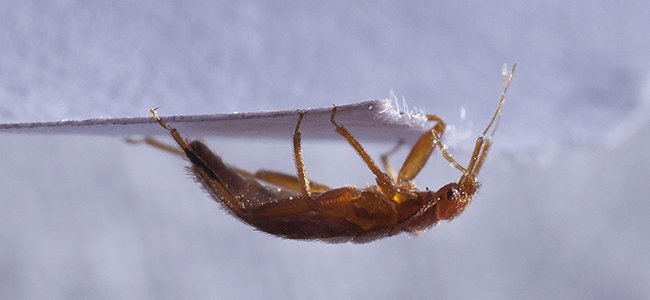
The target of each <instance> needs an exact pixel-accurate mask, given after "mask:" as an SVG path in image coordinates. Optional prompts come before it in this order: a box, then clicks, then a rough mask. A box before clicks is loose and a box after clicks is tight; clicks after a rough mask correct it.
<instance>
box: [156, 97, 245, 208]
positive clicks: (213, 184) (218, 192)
mask: <svg viewBox="0 0 650 300" xmlns="http://www.w3.org/2000/svg"><path fill="white" fill-rule="evenodd" d="M156 109H157V108H153V109H150V110H149V112H151V116H152V118H153V119H154V121H156V122H158V124H160V126H161V127H162V128H164V129H165V130H167V131H168V132H169V134H170V135H171V137H172V138H173V139H174V141H175V142H176V144H178V146H179V147H180V148H181V149H182V150H183V152H185V155H186V156H187V158H188V159H189V160H190V161H191V162H192V170H193V171H194V173H195V174H196V175H197V180H199V181H200V182H201V183H202V184H203V186H204V187H205V188H206V190H207V191H208V192H209V193H210V194H212V195H213V196H216V197H219V198H220V199H223V203H224V205H225V206H226V207H228V208H229V209H230V210H231V211H233V212H234V213H236V214H241V213H242V212H243V211H244V209H245V207H244V205H243V204H242V203H241V202H239V201H237V199H236V198H235V196H234V195H233V194H232V192H231V191H230V190H229V189H228V187H227V186H226V184H225V183H224V182H223V181H222V180H221V179H220V178H219V176H218V175H217V174H215V172H214V168H213V166H212V165H214V162H205V161H204V160H203V159H204V158H205V157H206V156H205V155H203V157H201V153H196V152H195V151H196V150H197V149H196V146H195V145H202V146H203V147H205V146H204V145H203V144H202V143H200V142H196V141H195V142H193V143H192V144H191V145H192V146H194V147H192V148H190V145H188V144H187V143H186V142H185V140H183V138H182V137H181V135H180V133H179V132H178V130H176V128H174V127H171V126H170V125H169V124H167V122H165V121H163V120H162V119H161V118H160V116H158V113H157V112H156ZM205 148H206V149H207V147H205ZM199 150H200V148H199ZM208 151H209V150H208ZM213 156H214V155H213ZM215 157H216V156H215ZM216 158H218V157H216ZM219 160H220V159H219ZM221 164H223V163H221ZM235 175H236V174H235ZM236 176H237V175H236Z"/></svg>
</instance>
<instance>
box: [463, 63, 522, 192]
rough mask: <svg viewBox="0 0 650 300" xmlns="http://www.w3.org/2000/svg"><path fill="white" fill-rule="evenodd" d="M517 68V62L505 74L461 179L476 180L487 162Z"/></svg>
mask: <svg viewBox="0 0 650 300" xmlns="http://www.w3.org/2000/svg"><path fill="white" fill-rule="evenodd" d="M516 68H517V64H514V65H512V69H511V70H510V72H509V73H507V74H506V75H505V82H504V83H503V89H502V90H501V94H500V95H499V101H498V102H497V108H496V110H495V111H494V114H493V115H492V118H491V119H490V123H488V125H487V126H486V127H485V130H484V131H483V133H482V134H481V136H480V137H479V138H478V139H476V145H475V146H474V152H473V153H472V158H471V159H470V162H469V165H468V166H467V169H466V171H465V173H464V174H463V178H462V179H461V181H464V180H468V179H469V180H476V175H478V173H479V171H480V170H481V168H482V167H483V163H484V162H485V158H486V157H487V153H488V150H489V149H490V146H491V145H492V137H494V133H495V132H496V130H497V127H498V126H499V121H500V120H501V111H502V110H503V103H504V102H505V99H506V92H507V91H508V88H509V87H510V83H511V82H512V77H513V75H514V73H515V70H516ZM490 129H491V131H490ZM488 132H490V134H489V136H486V135H487V134H488Z"/></svg>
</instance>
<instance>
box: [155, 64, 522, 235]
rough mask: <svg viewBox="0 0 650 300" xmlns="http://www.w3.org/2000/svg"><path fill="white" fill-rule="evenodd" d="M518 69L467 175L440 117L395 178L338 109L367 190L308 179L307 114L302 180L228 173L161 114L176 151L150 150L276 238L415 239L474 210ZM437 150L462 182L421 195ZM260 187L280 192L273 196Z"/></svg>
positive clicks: (297, 137)
mask: <svg viewBox="0 0 650 300" xmlns="http://www.w3.org/2000/svg"><path fill="white" fill-rule="evenodd" d="M515 66H516V65H515ZM515 66H513V68H512V70H511V71H510V72H509V73H508V74H506V76H505V83H504V86H503V90H502V92H501V94H500V96H499V99H498V102H497V106H496V110H495V112H494V114H493V115H492V118H491V120H490V122H489V123H488V125H487V126H486V128H485V130H484V131H483V133H482V134H481V135H480V136H479V137H478V138H477V139H476V143H475V145H474V151H473V153H472V155H471V158H470V161H469V163H468V165H467V166H466V167H463V166H462V165H461V164H460V163H458V162H457V161H456V160H455V159H454V158H453V157H452V155H451V154H450V153H449V151H448V150H447V147H446V146H445V145H444V144H443V143H442V141H441V137H442V135H443V133H444V131H445V123H444V121H443V120H442V119H441V118H439V117H438V116H436V115H427V119H428V121H430V122H433V126H432V127H431V129H430V130H428V131H426V132H424V133H423V134H422V136H421V137H420V138H419V139H418V141H417V142H416V143H415V144H414V146H413V147H412V149H411V151H410V153H409V154H408V156H407V157H406V159H405V161H404V163H403V165H402V167H401V168H400V170H399V172H397V174H395V173H394V172H393V171H392V169H391V168H390V165H389V163H388V156H389V155H390V154H391V153H390V152H389V153H387V154H386V155H382V157H381V161H382V164H383V167H384V171H382V170H381V169H380V168H379V167H378V166H377V164H376V163H375V162H374V161H373V159H372V158H371V157H370V155H368V153H367V152H366V150H365V149H364V147H363V146H362V145H361V144H360V143H359V142H358V141H357V139H356V138H355V137H354V136H353V135H352V133H351V132H349V131H348V129H346V127H345V126H344V124H340V123H339V122H337V121H336V111H337V107H336V106H334V107H333V108H332V112H331V117H330V121H331V123H332V125H333V128H334V130H335V131H336V132H337V133H338V134H339V135H340V136H341V137H342V138H343V139H344V140H345V141H347V143H349V144H350V145H351V146H352V147H353V148H354V150H355V151H356V153H357V154H358V155H359V156H360V157H361V159H363V161H364V162H365V164H366V165H367V166H368V168H369V169H370V171H371V172H372V174H373V175H374V176H375V181H376V185H373V186H369V187H366V188H363V189H360V188H356V187H352V186H346V187H341V188H329V187H327V186H325V185H322V184H317V183H314V182H310V180H309V179H308V178H307V175H306V169H305V165H304V163H303V159H302V150H301V133H300V125H301V123H302V121H303V119H304V118H305V115H306V114H307V113H306V112H300V113H299V114H298V118H297V122H296V126H295V129H294V132H293V156H294V161H295V167H296V171H297V175H296V176H293V175H288V174H283V173H278V172H273V171H264V170H263V171H258V172H256V173H250V172H247V171H244V170H242V169H239V168H236V167H233V166H229V165H227V164H226V163H224V162H223V160H222V159H221V157H219V156H218V155H216V154H214V153H213V152H212V151H211V150H210V149H209V148H208V147H207V146H206V145H205V144H204V143H202V142H200V141H196V140H195V141H186V140H185V139H183V137H182V136H181V134H180V133H179V132H178V131H177V130H176V129H175V128H174V127H171V126H170V125H169V124H167V123H166V122H165V121H164V120H163V119H162V118H161V117H160V116H159V115H158V113H157V111H156V109H151V110H150V112H151V115H152V117H153V119H154V120H155V121H156V122H158V124H159V125H160V126H161V127H162V128H164V129H165V130H167V131H168V132H169V134H170V135H171V137H172V138H173V140H174V141H175V142H176V144H177V146H178V147H174V146H170V145H166V144H164V143H161V142H158V141H157V140H155V139H153V138H146V139H145V140H144V142H146V143H147V144H150V145H152V146H155V147H157V148H160V149H162V150H165V151H169V152H172V153H176V154H178V155H182V156H184V157H186V158H187V159H189V161H190V162H191V165H190V166H189V170H190V172H191V173H192V174H193V175H194V177H195V178H196V180H197V181H198V182H199V183H200V184H201V185H202V186H203V189H204V190H205V191H207V192H208V193H209V194H210V195H211V196H212V197H213V198H214V199H215V201H217V202H218V203H220V204H222V206H223V207H224V208H225V209H226V211H228V212H229V213H230V214H232V215H233V216H235V217H237V218H239V219H240V220H242V221H243V222H245V223H247V224H249V225H251V226H252V227H254V228H256V229H258V230H261V231H264V232H267V233H270V234H272V235H275V236H279V237H283V238H288V239H301V240H321V241H326V242H332V243H338V242H348V241H350V242H354V243H366V242H370V241H373V240H376V239H380V238H384V237H388V236H393V235H396V234H399V233H402V232H406V233H410V234H416V233H419V232H422V231H424V230H427V229H429V228H430V227H432V226H433V225H435V224H437V223H438V222H440V221H443V220H447V221H450V220H452V219H454V218H455V217H457V216H458V215H460V214H461V213H462V212H463V210H464V209H465V208H466V207H467V205H469V204H470V203H471V202H472V199H473V198H474V196H475V195H476V192H477V191H478V189H479V185H480V184H479V182H478V178H477V176H478V174H479V172H480V171H481V168H482V167H483V164H484V162H485V159H486V157H487V154H488V150H489V149H490V146H491V145H492V137H493V136H494V133H495V131H496V128H497V125H498V122H499V119H500V115H501V111H502V109H503V103H504V100H505V93H506V91H507V90H508V87H509V86H510V82H511V81H512V76H513V74H514V71H515ZM398 146H399V145H398ZM436 146H437V147H438V148H440V151H441V153H442V156H443V157H444V158H445V159H446V160H447V161H449V163H450V164H451V165H452V166H453V167H455V168H456V169H458V170H459V171H460V172H461V173H462V175H461V176H460V179H459V180H458V181H457V182H452V183H449V184H447V185H445V186H443V187H441V188H440V189H439V190H437V191H431V190H428V189H426V190H424V191H421V190H418V189H417V188H416V186H415V184H414V183H413V179H414V178H415V177H416V176H417V175H418V173H419V172H420V170H421V169H422V168H423V167H424V165H425V164H426V162H427V161H428V159H429V157H430V156H431V154H432V152H433V150H434V148H435V147H436ZM396 148H397V147H396ZM396 148H395V149H396ZM395 149H394V150H395ZM394 150H393V151H391V152H394ZM262 182H266V183H268V184H271V185H273V186H276V187H278V188H273V189H272V188H269V187H268V186H266V185H263V184H262Z"/></svg>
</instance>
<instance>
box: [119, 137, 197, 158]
mask: <svg viewBox="0 0 650 300" xmlns="http://www.w3.org/2000/svg"><path fill="white" fill-rule="evenodd" d="M126 142H127V143H129V144H140V143H144V144H147V145H149V146H152V147H154V148H158V150H162V151H165V152H167V153H171V154H174V155H178V156H181V157H183V158H185V157H186V156H185V152H184V151H183V150H182V149H179V148H178V147H175V146H172V145H168V144H165V143H163V142H161V141H159V140H157V139H155V138H153V137H150V136H148V137H145V138H142V139H134V138H130V137H129V138H126Z"/></svg>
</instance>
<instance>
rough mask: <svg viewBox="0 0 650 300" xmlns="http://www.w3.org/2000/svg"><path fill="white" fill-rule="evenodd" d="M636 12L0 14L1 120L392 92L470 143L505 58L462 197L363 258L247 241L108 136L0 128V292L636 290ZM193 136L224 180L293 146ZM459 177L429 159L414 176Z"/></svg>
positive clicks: (186, 187) (643, 59)
mask: <svg viewBox="0 0 650 300" xmlns="http://www.w3.org/2000/svg"><path fill="white" fill-rule="evenodd" d="M649 11H650V4H647V2H646V1H627V2H625V3H613V2H611V1H569V2H567V1H539V2H537V1H525V2H521V1H449V2H443V1H435V2H434V1H421V2H409V3H408V4H405V3H402V2H400V3H398V2H389V1H379V2H364V3H352V2H350V1H340V2H336V1H328V2H327V4H323V3H321V2H319V1H315V2H306V1H301V2H296V3H289V2H284V3H274V4H268V3H267V2H263V1H260V2H246V3H243V2H231V3H228V2H225V3H218V2H217V1H179V2H178V3H174V2H173V1H133V2H128V1H83V2H76V1H48V2H42V1H2V2H1V3H0V123H8V122H28V121H45V120H60V119H82V118H92V117H100V116H106V117H125V116H145V115H146V114H147V112H146V110H147V109H148V108H150V107H152V106H161V107H163V109H164V112H165V113H166V114H197V113H227V112H233V111H266V110H280V109H293V108H307V107H324V106H328V105H330V104H332V103H337V104H343V103H350V102H356V101H362V100H368V99H377V98H383V97H387V96H389V95H390V91H391V90H392V91H394V92H395V94H397V95H398V96H399V97H401V96H404V97H405V98H406V99H407V101H408V103H409V104H411V105H415V106H417V107H419V108H422V109H424V110H426V111H428V112H431V113H436V114H439V115H441V116H442V117H444V118H445V119H446V120H447V122H448V123H450V124H452V125H453V124H460V125H462V126H465V127H467V128H471V129H473V132H472V136H475V135H476V134H477V133H478V129H479V128H480V127H482V126H483V125H484V124H485V123H486V122H487V120H488V118H489V115H490V114H491V113H492V110H493V107H494V104H495V102H496V98H497V96H498V93H499V89H500V85H501V81H502V78H501V76H500V73H499V72H500V69H501V66H502V64H503V63H512V62H518V63H519V65H518V68H519V69H518V74H517V75H516V78H515V80H514V82H513V86H512V90H511V91H510V93H509V95H508V103H507V106H506V109H505V112H504V119H503V121H502V122H501V125H500V129H499V132H498V133H497V137H496V139H495V145H494V151H493V153H492V155H491V156H490V157H489V161H488V163H487V166H486V168H485V170H484V172H483V173H482V174H481V180H482V182H483V188H482V190H481V191H480V193H479V195H478V196H477V198H476V199H475V201H474V203H473V204H472V206H470V207H469V208H468V209H467V210H466V211H465V213H464V214H463V215H462V216H461V217H460V218H458V219H456V220H454V221H453V222H451V223H443V224H440V225H439V226H437V227H436V228H434V229H433V230H431V231H429V232H427V233H425V234H423V235H421V236H418V237H413V238H410V237H408V236H397V237H392V238H388V239H385V240H381V241H378V242H374V243H371V244H365V245H349V244H343V245H330V244H324V243H317V242H297V241H287V240H281V239H278V238H275V237H271V236H268V235H266V234H263V233H260V232H256V231H254V230H252V229H251V228H249V227H248V226H246V225H244V224H241V223H240V222H238V221H236V220H234V219H233V218H232V217H230V216H229V215H227V214H226V213H224V212H223V211H221V210H220V209H219V208H218V206H217V205H216V204H215V203H214V202H213V201H212V200H211V199H210V198H209V197H208V196H207V195H205V194H204V193H203V192H202V191H201V190H200V189H198V188H197V184H196V183H194V182H192V181H191V180H190V179H188V177H187V176H186V174H185V171H184V170H183V166H184V162H183V161H182V160H179V159H176V158H174V157H171V156H169V155H167V154H165V153H161V152H159V151H156V150H154V149H151V148H147V147H133V146H130V145H126V144H125V143H124V142H123V141H122V139H121V138H120V137H108V138H107V137H92V136H39V135H9V134H3V135H2V136H0V139H1V140H2V147H0V290H1V291H2V294H3V298H7V299H20V298H35V299H43V298H54V299H56V298H65V299H70V298H193V299H200V298H220V299H232V298H262V297H263V298H272V299H285V298H295V299H298V298H302V299H304V298H307V297H310V298H313V299H332V298H333V297H338V298H358V299H363V298H366V299H382V298H383V299H395V298H398V297H399V298H404V299H408V298H415V299H417V298H422V299H432V298H435V299H502V298H525V299H548V298H565V299H566V298H578V297H582V298H591V299H597V298H602V299H613V298H615V299H634V298H636V299H641V298H648V297H650V289H648V287H647V282H649V281H650V259H649V258H648V257H649V256H648V255H647V253H649V251H650V241H649V240H648V238H647V237H648V230H647V228H648V225H649V222H648V215H649V213H650V203H649V202H648V201H647V200H648V194H650V185H649V183H650V182H649V179H650V171H649V168H650V159H649V158H648V156H647V153H648V149H650V148H649V147H650V126H648V118H649V117H650V36H649V35H648V34H647V28H650V22H649V21H648V20H649V17H650V13H649ZM461 109H465V110H466V112H467V118H466V119H465V120H461V118H460V117H459V115H460V111H461ZM207 142H208V144H210V145H211V146H212V147H213V149H215V151H217V152H218V153H220V154H221V155H222V156H223V157H224V158H225V159H226V160H227V161H229V162H232V163H234V164H237V165H238V166H241V167H243V168H247V169H251V170H252V169H258V168H269V169H277V170H282V171H286V172H291V171H292V159H291V156H290V149H291V148H290V140H289V138H287V140H278V141H273V142H270V141H250V140H248V139H246V138H245V137H242V139H237V140H233V139H209V140H207ZM467 143H468V145H467V147H466V148H462V147H460V148H459V149H457V150H458V151H459V155H458V156H459V157H460V158H461V159H466V155H465V156H463V154H466V151H463V150H467V149H469V148H470V147H471V144H472V141H471V140H468V141H467ZM391 146H392V145H391V144H372V145H370V146H369V148H370V150H371V152H372V153H373V155H377V154H378V153H380V152H382V151H385V150H386V149H388V148H390V147H391ZM404 152H405V151H403V152H402V153H401V154H400V155H397V156H396V158H395V160H399V159H400V158H401V157H403V155H404ZM304 155H305V159H306V163H307V167H308V171H309V174H310V176H311V177H312V178H314V179H315V180H318V181H321V182H324V183H327V184H330V185H332V186H338V185H344V184H355V185H365V184H368V183H370V182H372V177H371V175H370V172H369V171H367V170H366V169H365V167H364V165H363V164H362V162H361V161H360V160H359V159H358V158H357V157H356V156H355V155H354V153H353V152H352V150H351V149H350V148H349V146H347V145H345V144H344V143H342V142H334V141H328V142H322V141H312V142H309V141H306V144H305V154H304ZM457 178H458V172H456V171H455V170H453V169H452V168H450V167H449V166H448V164H446V163H444V162H443V161H442V159H440V157H439V156H437V155H436V154H434V159H433V160H432V162H430V164H429V165H428V166H427V168H426V169H425V171H424V172H423V173H422V174H421V175H420V177H418V179H417V182H418V184H419V185H420V186H421V187H422V188H424V187H425V186H426V187H430V188H432V189H435V188H437V187H439V186H441V185H443V184H445V183H447V182H450V181H453V180H457Z"/></svg>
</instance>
